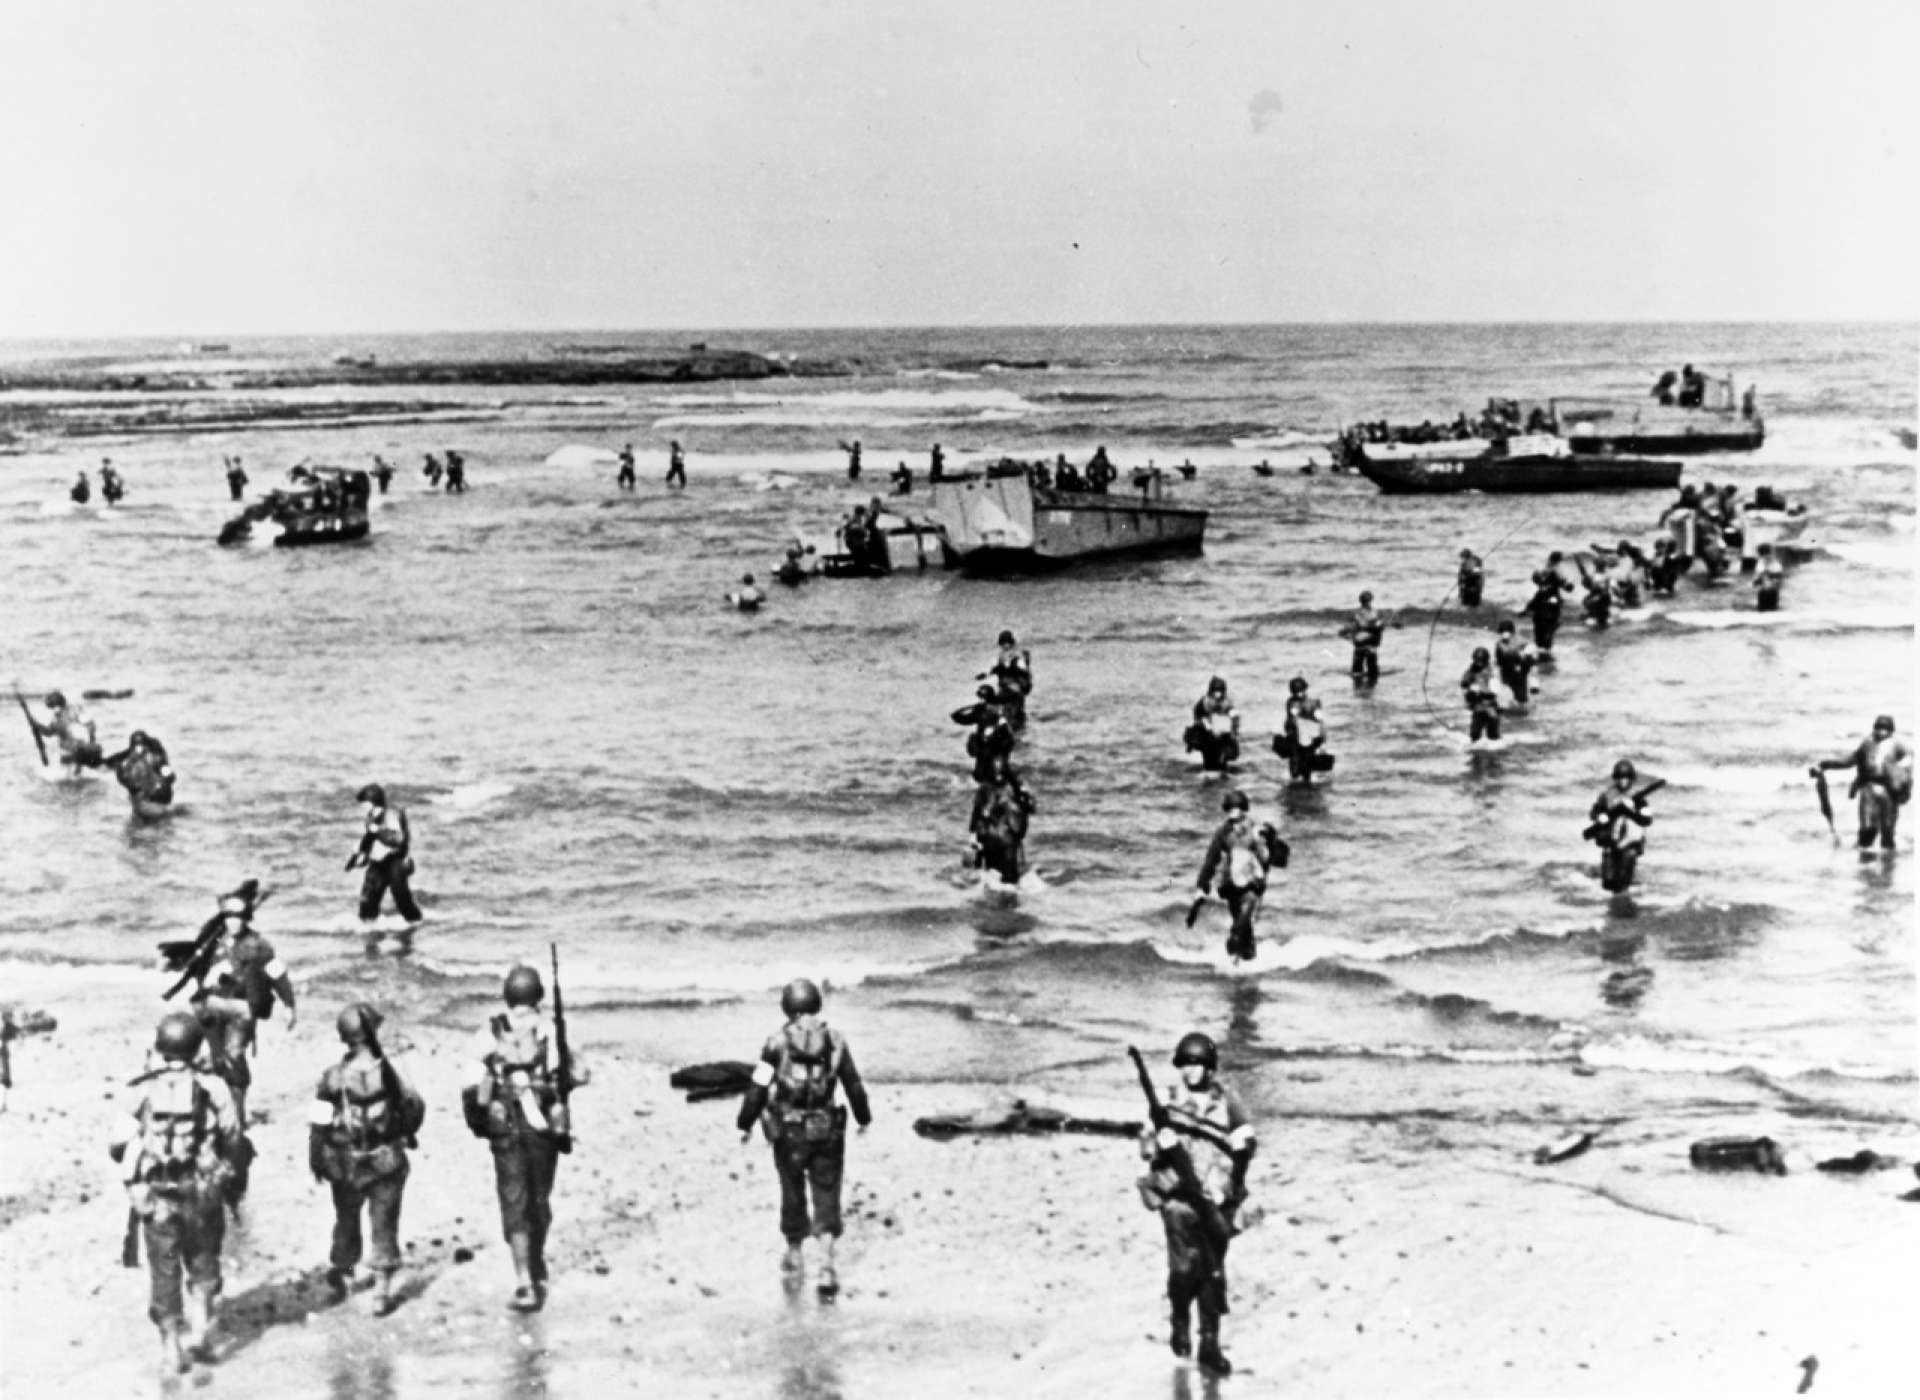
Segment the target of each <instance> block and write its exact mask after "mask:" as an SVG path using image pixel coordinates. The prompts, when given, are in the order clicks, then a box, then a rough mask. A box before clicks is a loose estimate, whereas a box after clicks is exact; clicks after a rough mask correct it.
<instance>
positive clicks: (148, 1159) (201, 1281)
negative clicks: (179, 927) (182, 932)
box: [107, 1011, 240, 1371]
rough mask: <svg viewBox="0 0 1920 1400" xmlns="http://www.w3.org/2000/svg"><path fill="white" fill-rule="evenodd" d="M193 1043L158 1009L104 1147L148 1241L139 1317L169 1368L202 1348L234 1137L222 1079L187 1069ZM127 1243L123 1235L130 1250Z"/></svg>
mask: <svg viewBox="0 0 1920 1400" xmlns="http://www.w3.org/2000/svg"><path fill="white" fill-rule="evenodd" d="M200 1042H201V1031H200V1023H199V1022H198V1021H196V1020H194V1018H193V1017H192V1016H189V1015H188V1014H186V1013H185V1012H183V1011H175V1012H171V1013H169V1014H168V1015H166V1016H162V1017H161V1018H160V1024H159V1026H158V1027H157V1028H156V1029H155V1031H154V1037H153V1049H154V1053H155V1054H157V1055H158V1056H159V1059H160V1063H159V1064H158V1065H157V1066H154V1067H152V1068H149V1069H148V1070H147V1072H146V1073H144V1074H142V1075H140V1076H139V1077H138V1078H137V1079H135V1080H134V1081H133V1083H132V1085H131V1086H130V1088H131V1089H132V1092H131V1093H130V1094H129V1095H128V1097H127V1100H126V1112H125V1113H124V1114H122V1115H121V1117H120V1120H119V1122H118V1124H117V1126H116V1127H115V1129H114V1133H113V1136H112V1139H111V1140H110V1141H109V1143H108V1147H107V1150H108V1152H109V1154H110V1155H111V1156H112V1157H113V1160H114V1161H116V1162H119V1163H120V1164H121V1166H122V1169H123V1170H122V1177H121V1179H122V1180H123V1181H124V1182H125V1183H126V1187H127V1199H128V1203H129V1205H130V1206H131V1210H132V1215H133V1216H134V1217H137V1219H138V1221H139V1232H140V1235H141V1236H142V1237H143V1238H144V1242H145V1244H146V1249H147V1268H148V1277H149V1282H150V1285H151V1293H150V1295H149V1296H150V1301H149V1303H148V1306H147V1316H148V1317H150V1318H152V1319H153V1324H154V1326H155V1327H157V1328H159V1329H160V1357H161V1363H162V1364H163V1365H164V1366H166V1367H168V1368H169V1369H172V1370H175V1371H185V1370H188V1369H189V1368H190V1366H191V1363H192V1360H195V1359H197V1360H206V1359H207V1358H208V1355H209V1352H208V1335H209V1333H210V1332H211V1330H212V1326H213V1301H214V1299H216V1298H218V1297H219V1296H220V1246H221V1244H222V1242H223V1241H224V1239H225V1237H226V1223H227V1222H226V1215H225V1211H224V1207H225V1194H226V1181H227V1174H228V1165H227V1164H228V1160H229V1157H230V1156H231V1154H232V1153H233V1152H235V1151H236V1150H237V1149H238V1147H239V1143H240V1125H239V1121H238V1119H237V1118H236V1117H235V1115H234V1110H233V1101H232V1099H231V1098H230V1097H228V1094H227V1086H226V1085H225V1084H223V1083H221V1082H220V1080H219V1079H217V1078H215V1077H214V1076H213V1075H211V1074H207V1073H203V1072H201V1071H200V1070H197V1069H195V1068H194V1063H193V1060H194V1056H195V1055H197V1054H198V1053H199V1051H200ZM129 1224H130V1225H131V1222H129ZM131 1247H132V1241H129V1253H131ZM183 1274H184V1275H185V1282H186V1288H185V1297H184V1298H183V1297H182V1289H181V1279H182V1275H183Z"/></svg>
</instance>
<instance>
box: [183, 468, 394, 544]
mask: <svg viewBox="0 0 1920 1400" xmlns="http://www.w3.org/2000/svg"><path fill="white" fill-rule="evenodd" d="M294 481H295V483H296V484H295V485H294V486H292V487H290V488H288V489H286V490H274V491H269V492H267V494H266V495H265V496H264V497H263V498H262V499H261V500H259V501H258V502H256V503H255V504H253V505H250V506H248V507H247V508H246V509H245V510H244V511H242V512H241V513H240V514H238V515H236V516H235V517H234V518H233V519H231V520H229V521H228V522H227V523H226V524H225V525H223V526H221V527H220V543H221V544H239V543H241V542H242V541H243V540H245V539H246V538H247V537H248V536H249V535H250V534H251V533H252V532H253V523H254V521H256V520H268V519H270V520H273V521H274V522H275V523H276V524H278V525H279V526H280V534H279V535H278V536H277V537H276V538H275V539H274V544H276V545H280V546H286V547H291V546H293V545H302V544H345V543H347V542H348V541H350V540H358V539H364V538H365V537H366V534H367V530H368V520H367V502H368V501H369V500H370V499H371V497H372V495H373V481H372V479H371V478H370V477H368V475H367V474H366V473H365V472H363V471H356V470H354V469H351V468H348V467H304V466H303V467H295V468H294Z"/></svg>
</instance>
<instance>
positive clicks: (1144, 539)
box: [928, 462, 1207, 574]
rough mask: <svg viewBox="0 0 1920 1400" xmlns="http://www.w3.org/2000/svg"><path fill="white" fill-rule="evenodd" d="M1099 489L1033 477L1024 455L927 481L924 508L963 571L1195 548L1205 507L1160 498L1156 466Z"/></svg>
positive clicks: (1162, 485) (1019, 569)
mask: <svg viewBox="0 0 1920 1400" xmlns="http://www.w3.org/2000/svg"><path fill="white" fill-rule="evenodd" d="M1134 481H1135V485H1134V486H1133V488H1132V489H1131V490H1126V491H1114V492H1112V493H1111V494H1101V493H1098V492H1093V491H1060V490H1056V489H1053V488H1051V487H1042V486H1037V485H1035V484H1034V481H1033V475H1032V469H1031V467H1029V466H1028V465H1027V464H1026V463H1023V462H998V463H995V464H993V465H992V466H989V467H987V468H986V469H985V470H984V471H981V472H958V473H952V474H949V475H947V476H943V477H941V478H940V479H939V480H937V481H933V482H930V483H929V485H928V490H929V493H930V500H929V502H928V508H929V510H930V511H931V513H932V515H933V518H934V520H935V522H936V523H937V524H938V525H939V526H940V528H941V530H942V531H943V532H944V534H945V535H946V540H947V546H948V548H950V549H951V550H952V551H953V553H954V555H955V556H956V557H957V558H958V559H959V563H960V568H961V569H962V571H964V572H967V573H974V574H1005V573H1030V572H1034V571H1037V570H1044V569H1054V568H1059V567H1061V566H1062V565H1065V564H1071V563H1073V562H1074V561H1075V560H1079V559H1095V558H1101V557H1104V556H1108V555H1125V554H1182V553H1185V554H1192V553H1198V552H1199V550H1200V547H1201V543H1202V539H1203V537H1204V536H1205V534H1206V530H1207V513H1206V512H1205V511H1204V510H1196V509H1194V508H1192V507H1190V506H1178V505H1174V504H1173V503H1172V502H1170V501H1169V500H1168V499H1167V496H1166V488H1167V479H1166V477H1165V476H1164V475H1162V474H1161V473H1160V472H1157V471H1156V472H1151V473H1146V472H1142V473H1136V475H1135V478H1134Z"/></svg>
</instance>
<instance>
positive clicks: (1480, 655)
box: [1473, 647, 1489, 666]
mask: <svg viewBox="0 0 1920 1400" xmlns="http://www.w3.org/2000/svg"><path fill="white" fill-rule="evenodd" d="M1488 659H1489V658H1488V656H1487V649H1486V648H1485V647H1475V648H1474V649H1473V664H1474V665H1476V666H1480V665H1484V664H1485V663H1486V662H1487V660H1488Z"/></svg>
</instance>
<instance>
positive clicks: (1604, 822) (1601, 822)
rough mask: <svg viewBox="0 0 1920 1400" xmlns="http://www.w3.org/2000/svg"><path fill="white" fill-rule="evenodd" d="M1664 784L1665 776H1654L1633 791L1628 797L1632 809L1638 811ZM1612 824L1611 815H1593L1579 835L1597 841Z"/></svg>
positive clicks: (1584, 838)
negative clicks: (1630, 796) (1636, 790)
mask: <svg viewBox="0 0 1920 1400" xmlns="http://www.w3.org/2000/svg"><path fill="white" fill-rule="evenodd" d="M1666 785H1667V780H1666V779H1665V778H1655V779H1654V780H1653V781H1652V782H1650V783H1648V784H1647V785H1646V786H1645V787H1643V788H1641V789H1640V791H1638V792H1636V793H1634V794H1633V796H1632V798H1631V799H1630V800H1631V801H1632V803H1633V809H1634V811H1636V812H1637V811H1639V810H1640V808H1641V805H1642V804H1644V803H1645V802H1646V800H1647V799H1648V798H1649V797H1652V796H1653V795H1654V794H1655V793H1656V792H1658V791H1660V789H1661V788H1663V787H1665V786H1666ZM1612 825H1613V819H1612V818H1611V817H1605V816H1600V817H1595V818H1594V819H1593V820H1592V821H1591V822H1589V823H1587V829H1586V830H1585V831H1583V832H1581V833H1580V837H1581V839H1582V840H1583V841H1599V840H1601V839H1602V838H1603V837H1605V835H1606V833H1607V831H1608V829H1609V828H1611V827H1612Z"/></svg>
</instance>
